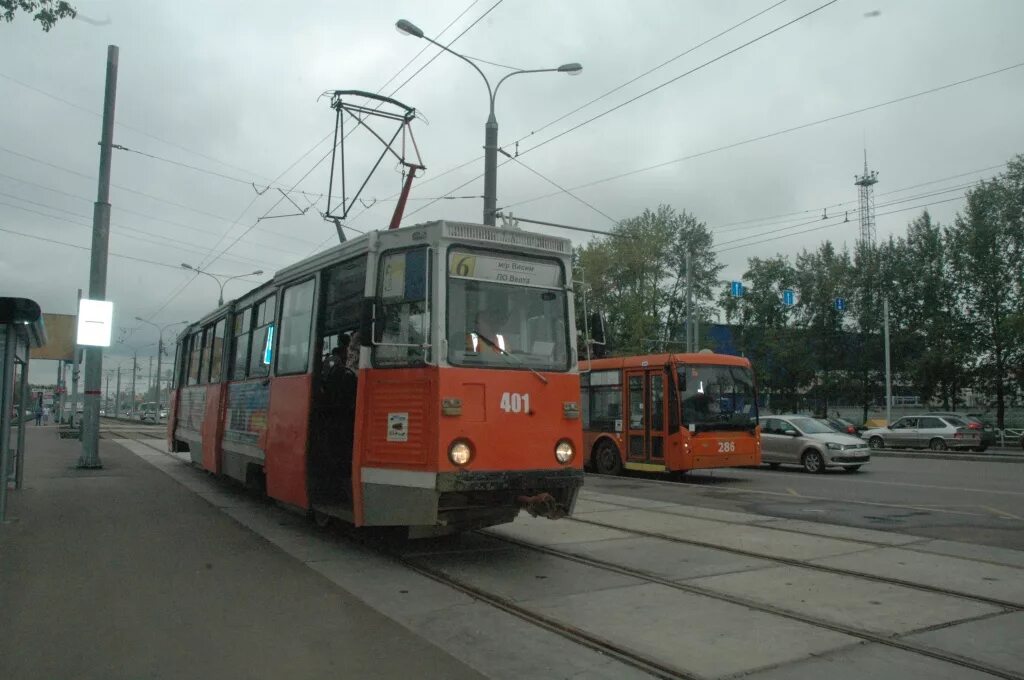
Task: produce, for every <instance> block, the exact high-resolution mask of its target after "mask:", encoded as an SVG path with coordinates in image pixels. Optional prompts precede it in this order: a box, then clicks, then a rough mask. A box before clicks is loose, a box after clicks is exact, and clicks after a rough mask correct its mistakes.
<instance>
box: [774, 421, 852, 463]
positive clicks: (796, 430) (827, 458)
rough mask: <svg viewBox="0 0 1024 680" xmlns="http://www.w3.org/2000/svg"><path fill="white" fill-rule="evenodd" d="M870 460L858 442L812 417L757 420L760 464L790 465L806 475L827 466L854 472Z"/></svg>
mask: <svg viewBox="0 0 1024 680" xmlns="http://www.w3.org/2000/svg"><path fill="white" fill-rule="evenodd" d="M870 460H871V451H870V449H869V448H868V445H867V444H866V443H865V442H864V441H863V440H862V439H859V438H857V437H853V436H851V435H848V434H843V433H842V432H836V431H835V430H833V429H832V428H831V427H829V426H828V424H827V423H824V422H822V421H820V420H817V419H815V418H808V417H807V416H798V415H779V416H764V417H762V418H761V462H764V463H768V464H769V465H771V466H772V467H773V468H777V467H779V465H780V464H782V463H792V464H794V465H802V466H803V468H804V469H805V470H807V471H808V472H824V471H825V468H830V467H831V468H843V469H844V470H848V471H850V472H854V471H856V470H859V469H860V466H861V465H864V464H865V463H867V462H869V461H870Z"/></svg>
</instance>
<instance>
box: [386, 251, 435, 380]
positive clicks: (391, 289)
mask: <svg viewBox="0 0 1024 680" xmlns="http://www.w3.org/2000/svg"><path fill="white" fill-rule="evenodd" d="M429 267H430V264H429V263H428V261H427V249H426V248H415V249H412V250H404V251H400V252H397V253H387V254H386V255H384V256H383V257H382V258H381V261H380V272H379V277H378V283H377V299H378V301H379V306H378V310H379V311H378V313H377V318H376V320H375V322H374V323H375V330H374V333H375V335H376V337H375V338H374V340H375V342H374V348H373V360H374V363H375V364H376V365H378V366H422V365H423V364H424V363H428V362H429V361H430V348H429V345H430V305H429V302H428V298H427V296H428V294H429V291H430V271H429Z"/></svg>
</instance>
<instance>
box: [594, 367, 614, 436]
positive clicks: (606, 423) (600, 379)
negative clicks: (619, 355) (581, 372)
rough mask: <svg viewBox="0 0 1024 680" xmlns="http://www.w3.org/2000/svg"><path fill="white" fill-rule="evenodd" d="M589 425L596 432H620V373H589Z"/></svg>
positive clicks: (612, 371)
mask: <svg viewBox="0 0 1024 680" xmlns="http://www.w3.org/2000/svg"><path fill="white" fill-rule="evenodd" d="M587 408H588V409H589V412H590V425H589V427H588V428H587V429H589V430H594V431H597V432H620V431H622V372H621V371H619V370H611V371H591V372H590V389H589V405H588V407H587Z"/></svg>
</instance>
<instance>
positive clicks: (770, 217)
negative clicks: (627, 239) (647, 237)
mask: <svg viewBox="0 0 1024 680" xmlns="http://www.w3.org/2000/svg"><path fill="white" fill-rule="evenodd" d="M1005 165H1006V164H1005V163H1000V164H998V165H990V166H988V167H986V168H979V169H977V170H971V171H969V172H962V173H960V174H957V175H950V176H949V177H941V178H939V179H933V180H929V181H927V182H921V183H920V184H912V185H910V186H906V187H900V188H899V189H891V190H889V191H885V192H882V193H880V194H876V195H877V196H879V197H881V196H888V195H891V194H898V193H900V192H903V191H908V190H910V189H917V188H919V187H923V186H928V185H929V184H938V183H939V182H946V181H948V180H951V179H958V178H960V177H966V176H967V175H976V174H978V173H979V172H988V171H990V170H997V169H999V168H1003V167H1005ZM853 203H857V199H855V198H854V199H850V200H849V201H841V202H839V203H832V204H829V205H827V206H822V207H819V208H808V209H807V210H796V211H794V212H788V213H779V214H778V215H768V216H767V217H753V218H749V219H745V220H737V221H735V222H726V223H725V224H720V225H717V226H714V227H711V229H712V230H713V231H716V232H721V231H724V230H725V228H726V227H732V226H735V225H739V224H749V223H751V222H765V221H767V220H774V219H778V218H781V217H792V216H796V215H807V214H810V213H817V212H818V211H819V210H822V209H825V208H839V207H842V206H844V205H851V204H853Z"/></svg>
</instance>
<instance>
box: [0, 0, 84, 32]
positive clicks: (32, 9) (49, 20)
mask: <svg viewBox="0 0 1024 680" xmlns="http://www.w3.org/2000/svg"><path fill="white" fill-rule="evenodd" d="M16 12H29V13H33V16H32V18H33V19H34V20H36V21H38V22H39V24H40V25H41V26H42V27H43V30H44V31H47V32H49V30H50V29H51V28H53V27H54V25H56V23H57V21H59V20H60V19H74V18H75V16H77V14H78V12H77V11H76V10H75V8H74V7H73V6H72V5H71V4H70V3H68V2H65V1H64V0H0V16H3V18H4V20H5V21H7V22H8V23H10V22H12V21H14V15H15V13H16Z"/></svg>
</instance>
